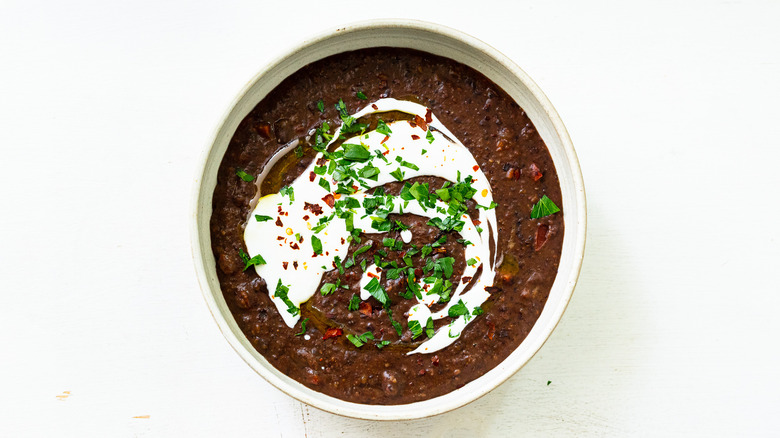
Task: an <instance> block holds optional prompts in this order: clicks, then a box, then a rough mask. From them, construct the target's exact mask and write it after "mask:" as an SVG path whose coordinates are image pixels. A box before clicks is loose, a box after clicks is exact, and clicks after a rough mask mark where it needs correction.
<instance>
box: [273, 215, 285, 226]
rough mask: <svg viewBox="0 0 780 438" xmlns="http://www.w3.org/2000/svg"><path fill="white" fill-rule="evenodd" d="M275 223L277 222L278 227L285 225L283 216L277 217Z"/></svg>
mask: <svg viewBox="0 0 780 438" xmlns="http://www.w3.org/2000/svg"><path fill="white" fill-rule="evenodd" d="M275 223H276V226H277V227H283V226H284V224H282V218H279V217H278V218H276V222H275Z"/></svg>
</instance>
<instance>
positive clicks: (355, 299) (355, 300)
mask: <svg viewBox="0 0 780 438" xmlns="http://www.w3.org/2000/svg"><path fill="white" fill-rule="evenodd" d="M359 308H360V296H358V295H357V294H352V298H350V299H349V310H358V309H359Z"/></svg>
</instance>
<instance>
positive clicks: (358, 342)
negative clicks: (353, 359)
mask: <svg viewBox="0 0 780 438" xmlns="http://www.w3.org/2000/svg"><path fill="white" fill-rule="evenodd" d="M347 339H349V342H352V344H353V345H355V347H358V348H360V347H362V346H363V345H365V343H366V342H368V341H369V340H373V339H374V334H373V333H371V332H365V333H363V334H362V335H351V334H348V335H347Z"/></svg>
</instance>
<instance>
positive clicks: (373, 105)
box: [371, 103, 379, 111]
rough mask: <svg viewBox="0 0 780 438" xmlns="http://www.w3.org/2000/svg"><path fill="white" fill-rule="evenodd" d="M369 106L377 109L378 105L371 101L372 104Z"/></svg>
mask: <svg viewBox="0 0 780 438" xmlns="http://www.w3.org/2000/svg"><path fill="white" fill-rule="evenodd" d="M371 108H373V109H374V111H376V110H378V109H379V107H378V106H376V104H375V103H372V104H371Z"/></svg>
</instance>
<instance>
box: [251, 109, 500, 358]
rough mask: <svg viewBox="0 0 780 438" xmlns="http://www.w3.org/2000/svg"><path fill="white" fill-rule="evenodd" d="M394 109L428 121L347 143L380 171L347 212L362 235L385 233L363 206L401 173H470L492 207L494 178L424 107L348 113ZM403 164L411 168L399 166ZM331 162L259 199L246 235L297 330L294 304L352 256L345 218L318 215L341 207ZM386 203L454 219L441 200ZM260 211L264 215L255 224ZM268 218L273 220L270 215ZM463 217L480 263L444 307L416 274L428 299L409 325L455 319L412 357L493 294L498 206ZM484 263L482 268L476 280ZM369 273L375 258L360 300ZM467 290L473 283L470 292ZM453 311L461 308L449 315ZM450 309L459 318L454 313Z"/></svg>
mask: <svg viewBox="0 0 780 438" xmlns="http://www.w3.org/2000/svg"><path fill="white" fill-rule="evenodd" d="M388 111H400V112H403V113H407V114H410V115H412V116H418V117H419V118H422V119H426V118H427V120H426V121H427V123H425V124H422V126H421V125H420V124H416V123H414V122H411V123H410V122H409V121H406V120H399V121H395V122H390V123H387V127H388V128H389V129H390V130H392V134H391V135H386V134H385V133H382V132H378V131H377V130H373V131H370V132H365V133H361V134H360V135H356V136H353V137H351V138H346V140H345V141H344V143H343V145H346V144H359V145H362V146H363V147H365V148H366V150H368V152H370V155H371V159H370V163H371V164H372V165H373V166H375V167H377V168H378V169H379V173H378V174H376V175H375V176H374V177H375V178H376V179H375V180H374V179H361V184H362V185H363V186H362V187H358V191H356V192H355V193H353V194H351V195H348V196H349V197H351V198H354V199H356V200H357V201H358V202H359V204H360V205H359V206H357V205H356V206H354V207H353V208H350V211H351V212H353V213H354V214H352V216H351V221H352V224H351V226H352V227H354V228H359V229H361V230H362V232H363V233H378V232H380V231H378V230H376V229H374V228H372V222H373V221H374V220H375V216H374V215H373V214H367V210H366V208H365V204H366V202H365V201H366V199H370V198H372V195H370V194H368V193H367V192H368V190H370V189H372V188H374V187H379V186H382V185H384V184H387V183H389V182H394V181H397V180H399V176H400V179H401V180H406V179H410V178H413V177H417V176H436V177H440V178H443V179H446V180H448V181H450V182H452V183H456V182H458V181H462V180H463V179H464V178H467V177H469V176H470V177H471V187H473V189H475V190H476V192H475V193H474V195H473V199H474V200H475V201H476V202H477V204H479V205H481V206H486V207H488V206H491V205H494V204H493V194H492V191H491V188H490V184H489V182H488V178H487V177H486V176H485V174H484V173H483V172H482V169H481V168H480V167H479V165H478V164H477V162H476V160H475V159H474V157H473V156H472V155H471V152H469V150H468V149H467V148H466V147H465V146H464V145H463V144H462V143H461V142H460V141H459V140H458V139H457V138H456V137H455V136H454V135H453V134H452V133H451V132H450V131H449V130H448V129H447V128H446V127H445V126H444V125H443V124H442V123H441V122H440V121H439V120H438V119H437V118H436V116H435V115H433V114H431V112H430V110H429V109H428V108H426V107H424V106H422V105H419V104H417V103H413V102H409V101H402V100H396V99H390V98H387V99H380V100H378V101H376V102H374V103H373V104H370V105H368V106H366V107H365V108H363V109H362V110H360V111H358V112H357V113H355V114H352V115H351V116H352V117H353V118H354V119H359V118H360V117H363V116H366V115H368V114H371V113H382V112H388ZM418 120H419V119H418ZM425 125H427V127H426V126H425ZM343 127H344V125H342V126H341V127H339V128H338V130H337V131H336V133H335V134H334V136H333V139H332V140H331V141H330V143H329V145H330V144H332V143H333V142H335V141H336V140H337V139H338V138H339V135H340V134H341V131H342V129H343ZM343 145H342V147H343ZM294 146H296V144H291V145H290V147H288V148H285V149H284V150H282V151H280V152H279V153H278V154H277V156H275V157H272V158H271V160H269V163H267V164H266V170H265V171H264V172H263V173H262V174H261V175H260V177H259V178H258V179H259V180H262V178H264V177H265V175H266V174H267V172H268V171H269V170H270V168H271V167H272V165H273V162H275V161H276V159H278V156H279V155H281V154H284V153H286V152H287V151H289V150H290V149H291V148H292V147H294ZM382 157H384V158H382ZM404 162H406V163H407V164H409V163H411V164H412V165H411V166H406V165H402V163H404ZM318 163H320V164H319V165H318ZM323 163H324V166H322V164H323ZM327 166H328V164H327V162H326V159H325V157H324V154H323V152H320V153H318V154H317V156H316V157H315V158H314V160H313V161H312V163H311V164H310V165H309V167H308V168H307V169H306V170H304V171H303V173H302V174H301V175H300V177H298V178H297V179H296V180H295V181H294V182H293V183H292V184H291V185H290V186H288V187H287V188H285V190H283V191H281V193H273V194H269V195H266V196H262V197H261V198H259V199H258V200H257V204H256V206H255V208H254V210H253V211H252V214H251V216H250V218H249V220H248V221H247V225H246V228H245V231H244V241H245V243H246V247H247V252H248V256H249V257H255V256H257V255H261V256H262V258H263V259H264V260H266V261H267V263H266V264H257V265H255V269H256V271H257V274H258V275H259V276H260V277H262V278H263V279H264V280H265V282H266V284H267V285H268V290H269V294H270V295H271V298H272V299H273V302H274V304H275V305H276V307H277V309H278V311H279V314H280V315H281V316H282V318H283V319H284V321H285V323H286V324H287V325H288V326H290V327H294V326H295V324H296V323H297V321H298V320H299V318H300V313H299V311H298V309H299V308H300V306H301V304H302V303H304V302H306V301H308V300H309V299H310V298H311V297H312V296H313V295H314V294H315V293H316V292H317V291H318V286H319V285H320V282H321V279H322V275H323V274H324V273H326V272H328V271H330V270H333V269H335V268H334V266H335V262H336V260H337V259H336V258H337V257H339V260H342V261H343V260H346V258H347V253H348V251H349V248H350V244H351V240H352V239H351V232H350V230H348V228H349V226H347V224H346V219H343V218H339V217H338V216H337V215H334V216H333V217H332V218H331V219H330V220H329V221H327V222H323V221H321V220H320V219H321V218H328V217H330V216H331V215H333V214H334V213H335V210H334V207H333V205H332V202H331V203H329V202H327V200H328V199H327V196H328V195H331V196H333V195H334V193H333V192H332V190H335V189H336V187H337V185H338V183H339V181H338V180H336V176H335V175H334V174H329V173H327V172H324V173H323V171H322V168H323V167H327ZM393 173H394V174H393ZM336 196H337V195H336ZM342 196H343V195H342ZM334 198H335V196H334ZM331 199H333V198H331ZM389 204H390V207H388V210H390V211H391V212H392V213H398V214H415V215H419V216H423V217H428V218H431V219H434V218H438V219H440V220H442V221H444V220H447V218H448V214H447V208H448V204H447V203H445V202H442V200H440V199H436V200H435V207H434V208H431V207H430V206H428V207H426V206H425V205H423V204H422V203H419V202H416V201H415V200H411V201H410V200H408V199H407V200H404V199H401V198H400V197H392V200H391V202H389ZM256 217H257V218H263V220H259V219H258V220H256V219H255V218H256ZM268 217H270V219H267V218H268ZM450 219H451V218H450ZM460 220H461V221H463V227H462V229H461V230H460V231H459V233H460V238H462V239H464V241H466V242H469V243H467V244H466V246H465V258H466V260H470V261H472V262H474V261H475V263H473V264H471V265H468V264H467V265H466V267H465V269H464V272H463V274H462V278H463V280H462V281H460V282H459V284H458V286H457V287H456V288H454V290H452V291H451V292H450V294H449V295H450V297H449V301H448V302H447V305H446V306H445V307H444V308H443V309H441V310H440V311H438V312H431V310H430V306H432V305H433V304H434V303H437V302H439V301H440V299H441V298H442V296H441V295H440V294H438V293H426V292H430V284H428V285H425V284H423V280H422V279H417V283H418V284H419V285H420V287H421V289H423V292H422V294H421V295H422V297H421V298H419V297H417V298H414V299H416V300H417V303H416V304H414V305H413V306H412V307H411V308H410V310H409V312H408V320H407V326H408V325H409V324H412V325H414V322H415V321H416V322H417V323H419V324H420V326H421V327H423V328H425V327H426V323H428V320H429V318H430V319H432V320H433V321H436V320H439V319H442V318H452V321H451V322H449V323H448V324H447V325H445V326H442V327H441V328H439V329H438V330H437V331H436V332H435V334H434V335H433V336H432V337H430V338H429V339H427V340H426V341H425V342H423V343H422V344H420V345H419V346H418V348H416V349H415V350H413V351H411V352H409V353H408V354H414V353H433V352H435V351H439V350H441V349H442V348H445V347H447V346H448V345H450V344H452V343H453V342H454V341H455V340H456V339H457V338H458V337H459V336H460V334H461V332H462V331H463V329H464V328H465V327H466V326H467V325H468V324H469V323H470V322H471V321H473V320H474V319H475V318H476V317H478V316H477V315H478V314H479V309H478V307H479V306H480V305H482V304H483V303H484V302H485V301H486V300H487V299H488V297H489V296H490V293H489V292H488V290H487V288H489V287H490V286H492V285H493V281H494V278H495V256H494V257H493V259H491V256H490V243H491V239H492V240H493V242H494V243H495V242H497V241H498V240H497V235H496V233H497V230H498V227H497V223H496V214H495V210H494V209H491V208H485V209H479V210H478V221H479V222H478V223H479V226H478V225H475V221H472V220H471V218H470V217H469V216H468V215H467V214H461V215H460ZM318 225H319V226H318ZM409 232H411V233H412V234H413V233H414V230H408V231H404V232H403V233H402V239H403V241H404V242H406V243H408V242H409V241H410V239H411V236H412V235H411V234H409ZM320 246H321V250H320V249H319V248H320ZM480 267H482V273H481V275H479V276H477V275H476V274H477V271H478V269H479V268H480ZM369 273H373V274H374V276H380V275H381V272H379V271H378V270H377V269H376V267H375V266H374V265H373V264H372V265H370V266H367V267H366V270H365V272H364V276H363V278H362V280H361V298H362V299H364V300H365V299H368V298H369V297H370V296H371V293H369V291H367V290H366V289H365V286H366V285H367V284H368V283H369V281H370V279H371V278H370V276H369ZM466 280H469V281H466ZM471 283H474V284H473V285H471ZM277 286H279V287H277ZM468 286H470V289H469V290H468V292H464V290H465V289H466V288H467V287H468ZM336 293H338V292H336ZM453 307H455V310H456V311H453V312H451V310H450V309H452V308H453ZM464 308H465V310H464ZM475 309H476V311H475ZM450 313H453V314H454V315H459V316H457V317H452V316H450ZM423 336H425V335H423Z"/></svg>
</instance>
